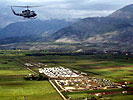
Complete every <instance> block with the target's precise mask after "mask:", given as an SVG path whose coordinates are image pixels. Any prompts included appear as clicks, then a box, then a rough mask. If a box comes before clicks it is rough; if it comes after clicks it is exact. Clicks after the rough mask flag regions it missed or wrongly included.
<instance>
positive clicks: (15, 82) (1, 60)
mask: <svg viewBox="0 0 133 100" xmlns="http://www.w3.org/2000/svg"><path fill="white" fill-rule="evenodd" d="M20 58H23V53H17V52H16V53H15V52H14V51H10V52H9V51H7V52H5V53H4V54H0V100H62V99H61V97H60V96H59V94H58V93H57V92H56V90H54V88H53V87H52V86H51V84H50V83H49V82H48V81H26V80H24V78H23V77H24V76H27V75H29V74H33V73H32V72H30V71H29V70H27V69H26V68H25V67H24V66H23V65H21V63H19V62H18V61H19V60H20ZM53 97H54V98H53Z"/></svg>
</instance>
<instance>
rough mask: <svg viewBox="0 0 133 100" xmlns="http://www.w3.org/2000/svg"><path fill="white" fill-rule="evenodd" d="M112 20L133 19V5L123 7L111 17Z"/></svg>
mask: <svg viewBox="0 0 133 100" xmlns="http://www.w3.org/2000/svg"><path fill="white" fill-rule="evenodd" d="M109 17H112V18H129V19H130V18H133V4H131V5H128V6H125V7H123V8H122V9H119V10H117V11H116V12H114V13H113V14H111V15H109Z"/></svg>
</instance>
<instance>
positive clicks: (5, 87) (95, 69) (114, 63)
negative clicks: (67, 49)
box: [0, 51, 133, 100]
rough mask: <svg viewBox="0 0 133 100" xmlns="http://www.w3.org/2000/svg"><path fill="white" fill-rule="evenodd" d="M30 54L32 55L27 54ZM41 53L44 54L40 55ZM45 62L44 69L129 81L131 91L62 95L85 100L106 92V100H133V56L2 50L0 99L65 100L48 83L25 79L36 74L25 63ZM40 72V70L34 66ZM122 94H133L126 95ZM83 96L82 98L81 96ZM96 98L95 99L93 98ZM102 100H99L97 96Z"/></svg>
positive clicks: (96, 91)
mask: <svg viewBox="0 0 133 100" xmlns="http://www.w3.org/2000/svg"><path fill="white" fill-rule="evenodd" d="M27 54H30V55H27ZM40 54H41V55H40ZM27 62H30V63H34V64H38V63H42V64H43V65H42V66H41V67H43V68H44V67H45V65H47V67H58V66H63V67H65V68H70V69H74V70H78V71H81V72H85V73H87V74H88V76H92V77H93V76H95V77H99V78H105V79H108V80H111V81H113V82H118V83H122V84H124V82H126V81H128V82H130V84H128V86H129V88H128V89H129V90H125V89H116V90H94V91H90V90H87V91H79V92H63V94H64V95H65V97H66V98H71V100H84V99H85V98H86V97H93V94H94V93H99V92H100V93H101V92H105V93H107V95H102V98H104V99H108V98H110V99H112V100H120V99H121V100H125V98H128V100H132V99H133V96H132V94H133V91H132V88H133V74H132V72H133V69H132V68H133V63H132V62H133V57H132V56H124V55H119V56H118V55H110V54H102V55H101V54H94V55H64V54H63V55H62V54H57V53H56V54H55V53H43V52H38V51H0V100H62V98H61V97H60V95H59V94H58V93H57V92H56V90H55V89H54V88H53V87H52V86H51V84H50V83H49V82H48V81H35V80H34V81H33V80H29V81H26V80H24V78H23V77H25V76H28V75H29V74H35V73H33V72H31V71H29V70H27V69H26V67H25V66H24V65H23V64H24V63H27ZM31 68H32V70H34V71H35V72H38V69H39V67H37V66H36V67H31ZM122 91H131V92H130V93H126V94H123V93H122ZM79 94H80V95H79ZM94 97H95V96H94ZM96 98H97V99H99V97H96Z"/></svg>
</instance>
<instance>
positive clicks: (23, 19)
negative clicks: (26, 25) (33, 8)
mask: <svg viewBox="0 0 133 100" xmlns="http://www.w3.org/2000/svg"><path fill="white" fill-rule="evenodd" d="M28 19H37V17H34V18H24V19H23V20H28Z"/></svg>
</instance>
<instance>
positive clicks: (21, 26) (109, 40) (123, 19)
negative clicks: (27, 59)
mask: <svg viewBox="0 0 133 100" xmlns="http://www.w3.org/2000/svg"><path fill="white" fill-rule="evenodd" d="M132 12H133V4H131V5H128V6H126V7H123V8H121V9H119V10H117V11H116V12H114V13H112V14H111V15H109V16H107V17H89V18H85V19H81V20H80V21H77V22H75V23H72V22H66V21H64V20H51V21H40V20H31V21H26V22H18V23H13V24H10V25H8V26H7V27H5V28H4V29H2V30H1V31H0V43H1V44H10V43H16V44H15V45H13V44H11V45H10V46H9V45H2V46H0V48H7V47H11V48H17V47H18V48H22V46H21V45H23V47H24V48H26V49H30V50H40V49H42V50H49V49H50V50H54V51H58V52H59V51H60V50H62V51H63V50H66V51H71V50H72V51H76V50H80V49H82V50H83V51H84V50H85V51H88V50H89V49H92V50H94V49H97V50H104V49H106V50H107V49H108V50H114V49H116V50H133V44H132V43H133V14H132ZM18 42H19V43H20V44H18ZM31 42H32V43H31ZM21 43H22V44H21ZM29 43H31V44H29ZM22 49H23V48H22ZM80 51H81V50H80Z"/></svg>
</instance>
